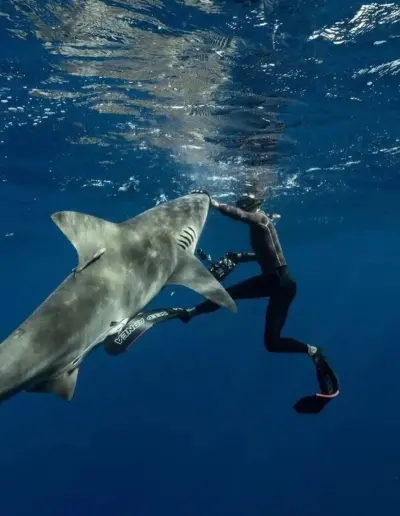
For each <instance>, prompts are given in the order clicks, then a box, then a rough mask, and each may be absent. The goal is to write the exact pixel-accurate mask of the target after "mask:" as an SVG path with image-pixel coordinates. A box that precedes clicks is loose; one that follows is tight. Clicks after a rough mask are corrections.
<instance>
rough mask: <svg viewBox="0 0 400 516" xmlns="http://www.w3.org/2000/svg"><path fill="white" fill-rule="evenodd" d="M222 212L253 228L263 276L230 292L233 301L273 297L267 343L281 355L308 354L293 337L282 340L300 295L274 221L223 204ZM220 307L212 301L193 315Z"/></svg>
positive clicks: (252, 233)
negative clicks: (290, 313)
mask: <svg viewBox="0 0 400 516" xmlns="http://www.w3.org/2000/svg"><path fill="white" fill-rule="evenodd" d="M218 210H219V211H220V212H221V213H222V214H223V215H226V216H228V217H230V218H232V219H234V220H239V221H241V222H244V223H245V224H247V225H248V226H249V229H250V243H251V247H252V249H253V251H254V257H255V259H256V261H257V262H258V263H259V265H260V267H261V270H262V273H261V274H260V275H259V276H255V277H253V278H249V279H247V280H244V281H242V282H240V283H237V284H236V285H233V286H231V287H228V288H227V289H226V290H227V291H228V292H229V294H230V295H231V296H232V298H233V299H257V298H263V297H266V298H267V297H269V298H270V301H269V304H268V308H267V313H266V320H265V333H264V344H265V347H266V349H267V350H268V351H273V352H277V353H279V352H280V353H307V352H308V346H307V344H304V343H303V342H300V341H298V340H296V339H292V338H282V337H281V331H282V328H283V326H284V324H285V322H286V318H287V314H288V311H289V307H290V305H291V303H292V301H293V299H294V298H295V296H296V282H295V280H294V279H293V278H292V277H291V275H290V274H289V270H288V267H287V264H286V260H285V257H284V254H283V251H282V247H281V245H280V242H279V238H278V234H277V232H276V229H275V226H274V224H273V222H272V220H271V219H270V218H269V217H268V215H266V214H265V213H263V212H256V213H249V212H246V211H243V210H241V209H239V208H237V207H234V206H228V205H226V204H220V205H219V207H218ZM219 308H220V307H219V306H218V305H216V304H214V303H213V302H211V301H205V302H204V303H202V304H200V305H198V306H197V307H196V308H195V310H194V313H193V314H192V315H200V314H204V313H210V312H214V311H215V310H218V309H219Z"/></svg>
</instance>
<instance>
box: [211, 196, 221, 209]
mask: <svg viewBox="0 0 400 516" xmlns="http://www.w3.org/2000/svg"><path fill="white" fill-rule="evenodd" d="M210 206H211V208H215V209H216V210H217V209H218V208H219V202H218V201H216V200H215V199H213V198H212V197H210Z"/></svg>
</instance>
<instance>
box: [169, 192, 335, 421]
mask: <svg viewBox="0 0 400 516" xmlns="http://www.w3.org/2000/svg"><path fill="white" fill-rule="evenodd" d="M193 193H206V194H208V192H207V191H205V190H196V191H194V192H193ZM208 195H209V194H208ZM263 204H264V201H263V200H262V199H257V198H256V197H255V196H254V195H252V194H246V195H244V196H243V197H241V198H240V199H239V200H238V201H237V202H236V206H230V205H227V204H220V203H218V202H217V201H216V200H215V199H213V198H212V197H211V196H210V206H211V207H212V208H214V209H216V210H218V211H219V212H220V213H222V214H223V215H226V216H227V217H229V218H231V219H233V220H237V221H240V222H244V223H245V224H247V226H248V227H249V232H250V244H251V247H252V249H253V256H254V259H255V260H256V261H257V262H258V264H259V266H260V269H261V274H260V275H258V276H255V277H252V278H249V279H247V280H244V281H241V282H240V283H237V284H235V285H233V286H231V287H228V288H227V289H226V290H227V292H229V294H230V295H231V297H232V298H233V299H235V300H239V299H259V298H269V304H268V308H267V312H266V318H265V332H264V346H265V348H266V349H267V351H269V352H273V353H303V354H305V355H308V356H309V357H311V359H312V361H313V363H314V365H315V368H316V373H317V380H318V383H319V387H320V390H321V392H320V393H319V394H316V395H314V396H311V397H306V398H307V399H306V398H302V400H299V402H298V403H300V405H299V406H298V407H297V408H298V409H299V410H298V411H304V412H312V411H313V412H319V411H320V410H322V407H323V406H324V405H325V404H326V402H327V400H329V399H331V398H333V397H335V396H337V395H338V393H339V384H338V380H337V378H336V375H335V373H334V372H333V371H332V369H331V368H330V366H329V364H328V361H327V359H326V357H325V355H324V353H323V351H322V349H321V348H319V347H316V346H311V345H309V344H305V343H304V342H301V341H300V340H298V339H295V338H291V337H282V336H281V332H282V329H283V326H284V324H285V322H286V318H287V315H288V311H289V308H290V306H291V304H292V302H293V300H294V298H295V297H296V291H297V285H296V281H295V280H294V279H293V277H292V276H291V275H290V272H289V268H288V265H287V262H286V259H285V255H284V253H283V250H282V246H281V244H280V241H279V237H278V233H277V230H276V228H275V225H274V223H273V217H271V216H268V215H267V214H266V213H265V212H264V211H263ZM219 308H220V307H219V306H218V305H216V304H215V303H213V302H212V301H209V300H207V301H205V302H203V303H201V304H200V305H197V306H196V307H194V308H189V309H185V310H182V311H181V312H180V313H179V314H177V316H178V317H179V318H180V319H181V320H182V321H183V322H186V323H187V322H189V321H191V320H192V319H193V318H194V317H196V316H198V315H202V314H206V313H211V312H214V311H216V310H218V309H219ZM316 397H317V398H318V399H316ZM303 402H304V403H303ZM303 405H304V406H303ZM311 405H312V406H311ZM295 408H296V407H295Z"/></svg>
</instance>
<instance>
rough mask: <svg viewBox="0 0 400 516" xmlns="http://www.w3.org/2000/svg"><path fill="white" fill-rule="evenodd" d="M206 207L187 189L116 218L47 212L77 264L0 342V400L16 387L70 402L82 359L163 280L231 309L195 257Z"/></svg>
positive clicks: (140, 306) (152, 295)
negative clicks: (185, 192) (124, 217)
mask: <svg viewBox="0 0 400 516" xmlns="http://www.w3.org/2000/svg"><path fill="white" fill-rule="evenodd" d="M209 207H210V198H209V196H208V195H206V194H203V193H192V194H188V195H185V196H182V197H178V198H176V199H173V200H171V201H168V202H165V203H163V204H159V205H157V206H155V207H153V208H151V209H149V210H147V211H144V212H142V213H140V214H139V215H137V216H136V217H134V218H131V219H128V220H125V221H123V222H119V223H115V222H110V221H107V220H104V219H102V218H98V217H95V216H93V215H89V214H85V213H80V212H75V211H60V212H57V213H54V214H53V215H51V218H52V220H53V221H54V222H55V223H56V224H57V226H58V227H59V228H60V230H61V231H62V232H63V233H64V235H65V236H66V237H67V238H68V240H69V241H70V242H71V244H72V245H73V246H74V247H75V250H76V252H77V255H78V263H77V265H76V267H75V268H74V269H73V270H72V272H71V273H70V274H69V275H68V276H67V277H66V278H65V279H64V281H63V282H62V283H61V284H60V285H59V286H58V287H57V288H56V289H55V290H54V291H53V292H52V293H51V294H50V295H49V296H48V297H47V299H45V300H44V301H43V303H42V304H41V305H39V306H38V307H37V308H36V310H34V312H33V313H32V314H31V315H30V316H29V317H28V318H27V319H26V320H25V321H24V322H23V323H22V324H21V325H20V326H19V327H18V328H16V329H15V330H14V331H13V332H12V333H11V334H10V335H9V336H8V337H7V338H6V339H5V340H4V341H3V342H2V343H1V344H0V403H1V402H3V401H5V400H7V399H9V398H11V397H12V396H14V395H16V394H18V393H21V392H34V393H52V394H55V395H57V396H58V397H60V398H61V399H64V400H66V401H70V400H72V398H73V396H74V393H75V388H76V383H77V378H78V373H79V368H80V365H81V363H82V361H83V359H84V358H85V357H86V356H87V355H88V354H89V353H90V352H91V351H92V350H93V349H95V348H96V347H97V346H100V345H102V344H104V343H105V342H106V341H107V339H109V337H110V336H111V335H115V334H117V333H119V332H120V331H121V329H123V327H124V325H125V324H126V323H127V321H129V319H131V318H132V317H133V316H135V315H136V314H137V313H138V312H140V311H142V310H143V308H145V307H146V306H147V305H148V304H149V303H150V302H151V301H152V300H153V299H154V298H155V297H156V296H157V294H158V293H159V292H160V291H161V290H162V289H163V288H164V287H165V286H167V285H182V286H185V287H188V288H189V289H192V290H194V291H195V292H197V293H198V294H200V295H202V296H204V297H205V298H207V299H210V300H211V301H212V302H214V303H216V304H218V305H219V306H221V307H225V308H227V309H229V310H231V311H232V312H236V311H237V307H236V304H235V302H234V301H233V299H232V298H231V297H230V295H229V294H228V292H227V291H226V290H225V289H224V288H223V287H222V285H221V284H220V283H219V282H218V281H217V280H216V279H215V278H214V277H213V276H212V275H211V273H210V272H209V271H208V270H207V269H206V268H205V267H204V265H203V264H202V263H201V262H200V261H199V260H198V259H197V258H196V256H195V249H196V247H197V242H198V240H199V238H200V236H201V234H202V231H203V228H204V225H205V223H206V220H207V216H208V211H209Z"/></svg>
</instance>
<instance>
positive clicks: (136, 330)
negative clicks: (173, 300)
mask: <svg viewBox="0 0 400 516" xmlns="http://www.w3.org/2000/svg"><path fill="white" fill-rule="evenodd" d="M182 312H184V309H183V308H156V309H154V310H149V311H148V312H139V313H138V314H136V315H135V317H133V318H132V319H130V320H129V321H128V322H127V323H126V324H125V326H124V327H123V328H122V330H121V331H120V332H119V333H118V334H116V335H115V334H114V335H113V336H111V337H109V338H108V339H107V340H106V342H105V344H104V349H105V351H106V353H108V354H109V355H119V354H120V353H123V352H124V351H128V349H129V348H130V347H131V346H132V345H133V344H134V343H135V342H136V341H137V340H138V338H139V337H141V336H142V335H143V334H144V333H145V332H146V331H147V330H149V329H150V328H152V327H153V326H154V325H155V324H158V323H162V322H165V321H169V320H170V319H175V318H176V317H179V315H180V314H181V313H182Z"/></svg>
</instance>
